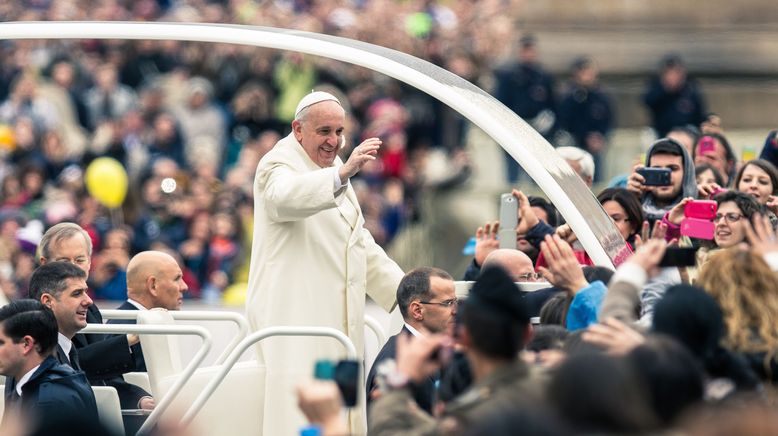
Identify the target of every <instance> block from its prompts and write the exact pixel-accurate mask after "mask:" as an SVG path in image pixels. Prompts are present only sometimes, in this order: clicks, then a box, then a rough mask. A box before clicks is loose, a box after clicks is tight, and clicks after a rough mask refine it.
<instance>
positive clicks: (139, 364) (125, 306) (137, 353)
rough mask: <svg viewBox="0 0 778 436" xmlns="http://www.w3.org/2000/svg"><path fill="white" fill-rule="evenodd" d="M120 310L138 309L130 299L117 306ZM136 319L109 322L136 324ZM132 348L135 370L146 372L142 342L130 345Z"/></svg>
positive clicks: (109, 322) (111, 321)
mask: <svg viewBox="0 0 778 436" xmlns="http://www.w3.org/2000/svg"><path fill="white" fill-rule="evenodd" d="M117 309H119V310H138V308H137V307H135V306H133V305H132V303H130V302H129V301H125V302H124V303H122V305H121V306H119V307H117ZM135 323H136V322H135V320H134V319H109V320H108V324H135ZM130 348H131V349H132V358H133V360H134V361H135V371H140V372H146V371H147V370H146V360H145V359H144V358H143V350H142V349H141V346H140V343H137V344H135V345H133V346H131V347H130Z"/></svg>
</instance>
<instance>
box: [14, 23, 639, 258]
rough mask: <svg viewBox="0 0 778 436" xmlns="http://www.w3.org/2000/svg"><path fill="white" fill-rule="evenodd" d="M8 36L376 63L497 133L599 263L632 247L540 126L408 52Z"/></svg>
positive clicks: (150, 27) (269, 38) (224, 28)
mask: <svg viewBox="0 0 778 436" xmlns="http://www.w3.org/2000/svg"><path fill="white" fill-rule="evenodd" d="M2 39H156V40H178V41H200V42H218V43H229V44H243V45H252V46H257V47H269V48H275V49H280V50H291V51H297V52H303V53H308V54H312V55H317V56H323V57H326V58H330V59H335V60H339V61H343V62H348V63H351V64H355V65H359V66H362V67H365V68H370V69H371V70H374V71H378V72H380V73H383V74H386V75H387V76H390V77H393V78H395V79H398V80H401V81H403V82H405V83H408V84H409V85H412V86H414V87H416V88H418V89H420V90H422V91H424V92H426V93H428V94H430V95H431V96H433V97H435V98H437V99H439V100H440V101H442V102H443V103H446V104H447V105H448V106H450V107H451V108H453V109H454V110H456V111H457V112H459V113H460V114H461V115H463V116H464V117H466V118H467V119H468V120H470V121H471V122H472V123H473V124H475V125H477V126H478V127H480V128H481V129H482V130H483V131H484V132H486V133H487V134H488V135H489V136H490V137H491V138H492V139H494V140H495V141H497V143H498V144H500V145H501V146H502V147H503V148H504V149H505V150H506V151H507V152H508V153H510V155H511V156H513V158H514V159H516V161H517V162H518V163H519V164H520V165H521V166H522V167H523V168H524V170H525V171H526V172H527V173H528V174H529V175H530V177H532V179H533V180H534V181H535V183H537V184H538V186H540V188H541V189H542V190H543V192H545V193H546V195H547V196H548V197H549V199H550V200H551V201H552V202H553V203H554V205H555V206H556V207H557V209H558V210H559V212H560V213H561V214H562V216H564V217H565V220H567V222H568V224H570V226H571V227H572V229H573V231H574V232H575V234H576V235H577V236H578V239H579V240H580V241H581V243H582V244H583V246H584V248H585V249H586V251H587V253H589V256H590V257H591V258H592V260H593V261H594V262H595V263H596V264H597V265H604V266H613V265H614V264H616V265H618V264H619V263H620V262H621V260H623V258H624V257H625V256H626V253H627V252H628V249H627V247H626V243H625V242H624V239H623V238H622V237H621V235H620V234H619V232H618V229H616V226H615V225H614V224H613V222H612V221H611V220H610V218H609V217H608V215H607V214H606V213H605V211H604V210H603V209H602V207H601V206H600V204H599V203H598V202H597V199H596V198H595V197H594V195H593V194H592V192H591V191H590V190H589V189H588V188H587V187H586V186H585V185H584V184H583V182H582V181H581V180H580V178H579V177H578V176H577V175H576V174H575V172H573V170H572V169H571V168H570V166H569V165H567V163H566V162H565V161H564V160H563V159H562V158H560V157H559V155H557V154H556V153H555V152H554V150H553V147H551V145H550V144H549V143H548V142H547V141H546V140H545V139H543V137H542V136H540V134H538V133H537V132H536V131H535V130H534V129H532V127H530V126H529V125H528V124H527V123H526V122H524V120H522V119H521V118H519V117H518V116H517V115H516V114H515V113H513V112H512V111H511V110H510V109H508V108H507V107H505V106H504V105H503V104H502V103H500V102H498V101H497V100H496V99H495V98H493V97H492V96H490V95H489V94H487V93H486V92H484V91H483V90H481V89H480V88H478V87H476V86H474V85H472V84H471V83H469V82H467V81H466V80H464V79H462V78H460V77H459V76H456V75H454V74H452V73H450V72H448V71H446V70H444V69H442V68H439V67H437V66H435V65H433V64H431V63H429V62H427V61H424V60H421V59H418V58H416V57H413V56H410V55H408V54H405V53H401V52H398V51H396V50H392V49H388V48H385V47H380V46H377V45H373V44H368V43H364V42H360V41H355V40H351V39H346V38H340V37H335V36H330V35H322V34H317V33H310V32H302V31H293V30H286V29H277V28H272V27H258V26H239V25H225V24H191V23H137V22H9V23H3V24H0V40H2Z"/></svg>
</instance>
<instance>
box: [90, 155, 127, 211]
mask: <svg viewBox="0 0 778 436" xmlns="http://www.w3.org/2000/svg"><path fill="white" fill-rule="evenodd" d="M84 179H85V181H86V189H87V190H88V191H89V194H91V195H92V197H94V198H95V199H97V201H99V202H100V203H101V204H103V205H104V206H106V207H109V208H115V207H119V206H121V205H122V203H124V198H125V197H126V196H127V172H126V171H125V170H124V167H123V166H122V164H120V163H119V162H118V161H117V160H116V159H114V158H111V157H99V158H97V159H95V160H93V161H92V163H90V164H89V166H88V167H87V168H86V173H85V174H84Z"/></svg>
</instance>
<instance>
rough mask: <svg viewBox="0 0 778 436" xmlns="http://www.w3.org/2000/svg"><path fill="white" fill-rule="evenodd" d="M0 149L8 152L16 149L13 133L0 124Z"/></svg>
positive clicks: (9, 128)
mask: <svg viewBox="0 0 778 436" xmlns="http://www.w3.org/2000/svg"><path fill="white" fill-rule="evenodd" d="M0 148H2V149H5V150H8V151H13V150H14V149H15V148H16V138H15V136H14V131H13V129H12V128H11V127H10V126H8V125H5V124H0Z"/></svg>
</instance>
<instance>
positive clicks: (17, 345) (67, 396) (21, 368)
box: [0, 300, 98, 427]
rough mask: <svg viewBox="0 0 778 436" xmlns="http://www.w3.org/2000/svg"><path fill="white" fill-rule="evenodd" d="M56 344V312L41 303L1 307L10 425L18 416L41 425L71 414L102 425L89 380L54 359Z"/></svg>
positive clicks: (1, 370) (0, 350)
mask: <svg viewBox="0 0 778 436" xmlns="http://www.w3.org/2000/svg"><path fill="white" fill-rule="evenodd" d="M56 346H57V320H56V318H55V317H54V314H53V313H52V311H51V309H49V308H47V307H46V306H44V305H43V304H41V303H40V302H38V301H35V300H16V301H13V302H11V303H9V304H8V305H6V306H4V307H2V308H0V374H2V375H4V376H6V377H7V379H6V384H5V412H4V414H3V422H4V423H6V424H8V420H9V419H13V418H16V419H19V422H32V423H38V422H40V421H42V420H43V419H47V418H48V417H50V416H52V415H54V414H60V415H61V414H68V413H71V414H74V415H79V416H83V417H86V418H88V419H90V420H93V421H94V422H97V421H98V416H97V405H96V403H95V396H94V393H93V392H92V388H91V387H90V386H89V383H88V382H87V379H86V376H84V374H83V373H81V372H76V371H74V370H73V368H71V367H69V366H67V365H62V364H60V363H59V362H58V361H57V359H56V358H55V357H53V356H52V355H51V352H52V350H53V349H54V347H56ZM28 420H31V421H28ZM36 425H37V424H33V427H35V426H36Z"/></svg>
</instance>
